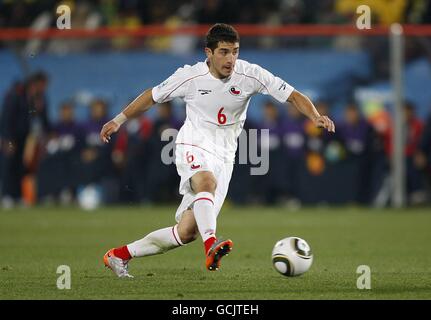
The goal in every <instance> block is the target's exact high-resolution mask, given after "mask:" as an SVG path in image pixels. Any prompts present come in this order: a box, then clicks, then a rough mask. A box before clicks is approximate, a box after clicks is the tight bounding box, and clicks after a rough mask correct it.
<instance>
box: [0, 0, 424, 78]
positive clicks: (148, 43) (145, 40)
mask: <svg viewBox="0 0 431 320" xmlns="http://www.w3.org/2000/svg"><path fill="white" fill-rule="evenodd" d="M60 4H66V5H68V6H69V7H70V8H71V12H72V15H71V26H72V28H73V29H79V28H84V29H96V28H98V27H104V26H106V27H124V28H130V29H136V28H139V27H141V26H146V25H153V24H155V25H163V26H166V27H168V28H172V29H174V28H177V27H181V26H192V25H198V24H213V23H217V22H221V21H222V22H225V23H229V24H260V25H265V26H282V25H289V24H353V25H354V24H355V23H356V19H357V18H358V13H357V8H358V6H360V5H368V6H369V7H370V9H371V15H372V20H371V21H372V25H378V24H380V25H390V24H391V23H394V22H399V23H408V24H426V23H431V2H430V1H428V0H321V1H315V0H205V1H201V0H177V1H170V0H144V1H139V0H122V1H120V0H93V1H91V0H70V1H53V0H46V1H36V0H3V1H0V28H5V27H13V28H18V27H28V28H32V29H34V30H44V29H48V28H55V27H56V19H57V16H58V14H57V12H56V9H57V7H58V6H59V5H60ZM12 44H13V42H9V44H8V46H11V45H12ZM328 44H329V45H330V46H332V47H335V48H337V49H340V50H349V51H354V50H358V49H360V48H362V49H365V50H366V51H367V52H369V53H370V55H371V57H372V59H373V61H374V62H373V64H374V72H375V78H376V79H382V78H385V77H387V75H388V70H387V67H386V66H387V64H386V58H387V54H386V53H387V50H388V40H387V39H386V37H376V38H374V39H369V38H366V37H360V36H355V37H352V36H334V37H330V38H328V37H327V38H325V37H277V36H262V37H242V39H241V46H242V48H259V49H267V50H271V49H277V48H289V47H295V46H301V47H310V46H311V47H316V46H325V47H327V46H328ZM2 45H4V44H1V43H0V48H1V46H2ZM202 45H203V39H202V37H195V36H192V35H175V36H147V37H128V36H116V37H113V38H112V39H109V40H107V39H103V40H102V39H94V38H93V39H73V40H72V39H68V40H67V41H66V40H64V39H51V40H49V41H41V40H38V39H34V40H31V41H28V42H27V43H23V42H22V41H17V42H16V43H15V46H17V47H20V48H21V47H22V46H25V50H24V51H25V53H26V54H27V55H30V54H31V55H35V54H38V53H39V52H50V53H56V54H67V53H71V52H85V51H88V50H93V51H97V50H99V51H100V50H106V49H115V50H121V51H126V50H127V51H130V50H141V49H146V50H151V51H155V52H171V53H177V54H187V53H190V52H193V51H195V50H196V49H201V48H202ZM406 47H407V50H406V60H407V61H410V60H412V59H415V58H417V57H418V56H430V48H431V41H430V40H429V39H427V38H420V39H417V38H414V37H413V38H409V39H407V44H406Z"/></svg>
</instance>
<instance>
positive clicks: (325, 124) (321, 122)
mask: <svg viewBox="0 0 431 320" xmlns="http://www.w3.org/2000/svg"><path fill="white" fill-rule="evenodd" d="M313 122H314V125H315V126H316V127H318V128H324V129H326V130H328V131H329V132H335V124H334V122H333V121H332V120H331V119H329V118H328V117H327V116H319V117H317V118H315V119H314V120H313Z"/></svg>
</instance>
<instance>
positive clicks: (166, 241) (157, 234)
mask: <svg viewBox="0 0 431 320" xmlns="http://www.w3.org/2000/svg"><path fill="white" fill-rule="evenodd" d="M182 245H184V244H183V243H182V242H181V239H180V237H179V235H178V230H177V225H175V226H173V227H168V228H164V229H159V230H156V231H153V232H151V233H150V234H148V235H146V236H145V237H144V238H143V239H140V240H137V241H135V242H133V243H131V244H128V245H127V248H128V250H129V252H130V255H131V256H132V257H134V258H135V257H145V256H151V255H155V254H160V253H164V252H166V251H168V250H171V249H174V248H177V247H179V246H182Z"/></svg>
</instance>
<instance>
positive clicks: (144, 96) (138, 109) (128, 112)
mask: <svg viewBox="0 0 431 320" xmlns="http://www.w3.org/2000/svg"><path fill="white" fill-rule="evenodd" d="M155 103H156V102H155V101H154V100H153V95H152V88H150V89H147V90H145V91H144V92H143V93H141V94H140V95H139V96H138V97H137V98H136V99H135V100H133V101H132V102H131V103H129V105H128V106H127V107H126V108H124V110H123V111H122V112H121V113H119V114H118V115H117V116H116V117H115V118H114V119H112V120H111V121H109V122H107V123H105V125H104V126H103V127H102V130H101V131H100V139H102V141H103V142H105V143H108V142H109V140H110V139H111V135H112V134H113V133H115V132H117V131H118V130H119V129H120V127H121V125H122V124H123V123H124V122H126V121H127V120H128V119H132V118H135V117H136V116H138V115H139V114H141V113H143V112H145V111H147V110H148V109H150V108H151V106H153V105H154V104H155Z"/></svg>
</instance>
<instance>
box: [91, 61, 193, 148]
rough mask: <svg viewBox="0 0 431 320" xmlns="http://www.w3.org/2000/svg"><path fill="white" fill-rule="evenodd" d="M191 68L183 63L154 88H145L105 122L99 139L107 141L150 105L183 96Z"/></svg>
mask: <svg viewBox="0 0 431 320" xmlns="http://www.w3.org/2000/svg"><path fill="white" fill-rule="evenodd" d="M190 70H191V68H190V66H188V65H185V66H184V67H183V68H178V69H177V71H175V73H174V74H172V75H171V76H170V77H169V78H168V79H166V80H165V81H163V82H162V83H161V84H159V85H158V86H156V87H154V88H150V89H147V90H145V91H144V92H143V93H142V94H141V95H140V96H138V97H137V98H136V99H135V100H133V101H132V102H131V103H130V104H129V105H128V106H127V107H126V108H125V109H124V110H123V111H122V112H121V113H120V114H118V115H117V116H116V117H115V118H114V119H112V120H111V121H109V122H108V123H106V124H105V125H104V126H103V128H102V130H101V131H100V139H102V141H103V142H105V143H108V142H109V140H110V139H111V135H112V134H113V133H115V132H117V131H118V129H120V126H121V125H122V124H123V123H124V122H125V121H126V120H128V119H131V118H134V117H136V116H138V115H139V114H141V113H142V112H145V111H147V110H148V109H150V108H151V106H152V105H154V104H155V103H156V102H157V103H163V102H166V101H170V100H172V99H174V98H177V97H179V98H184V96H185V94H186V88H187V84H188V83H189V82H188V80H190V79H192V77H191V72H190Z"/></svg>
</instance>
